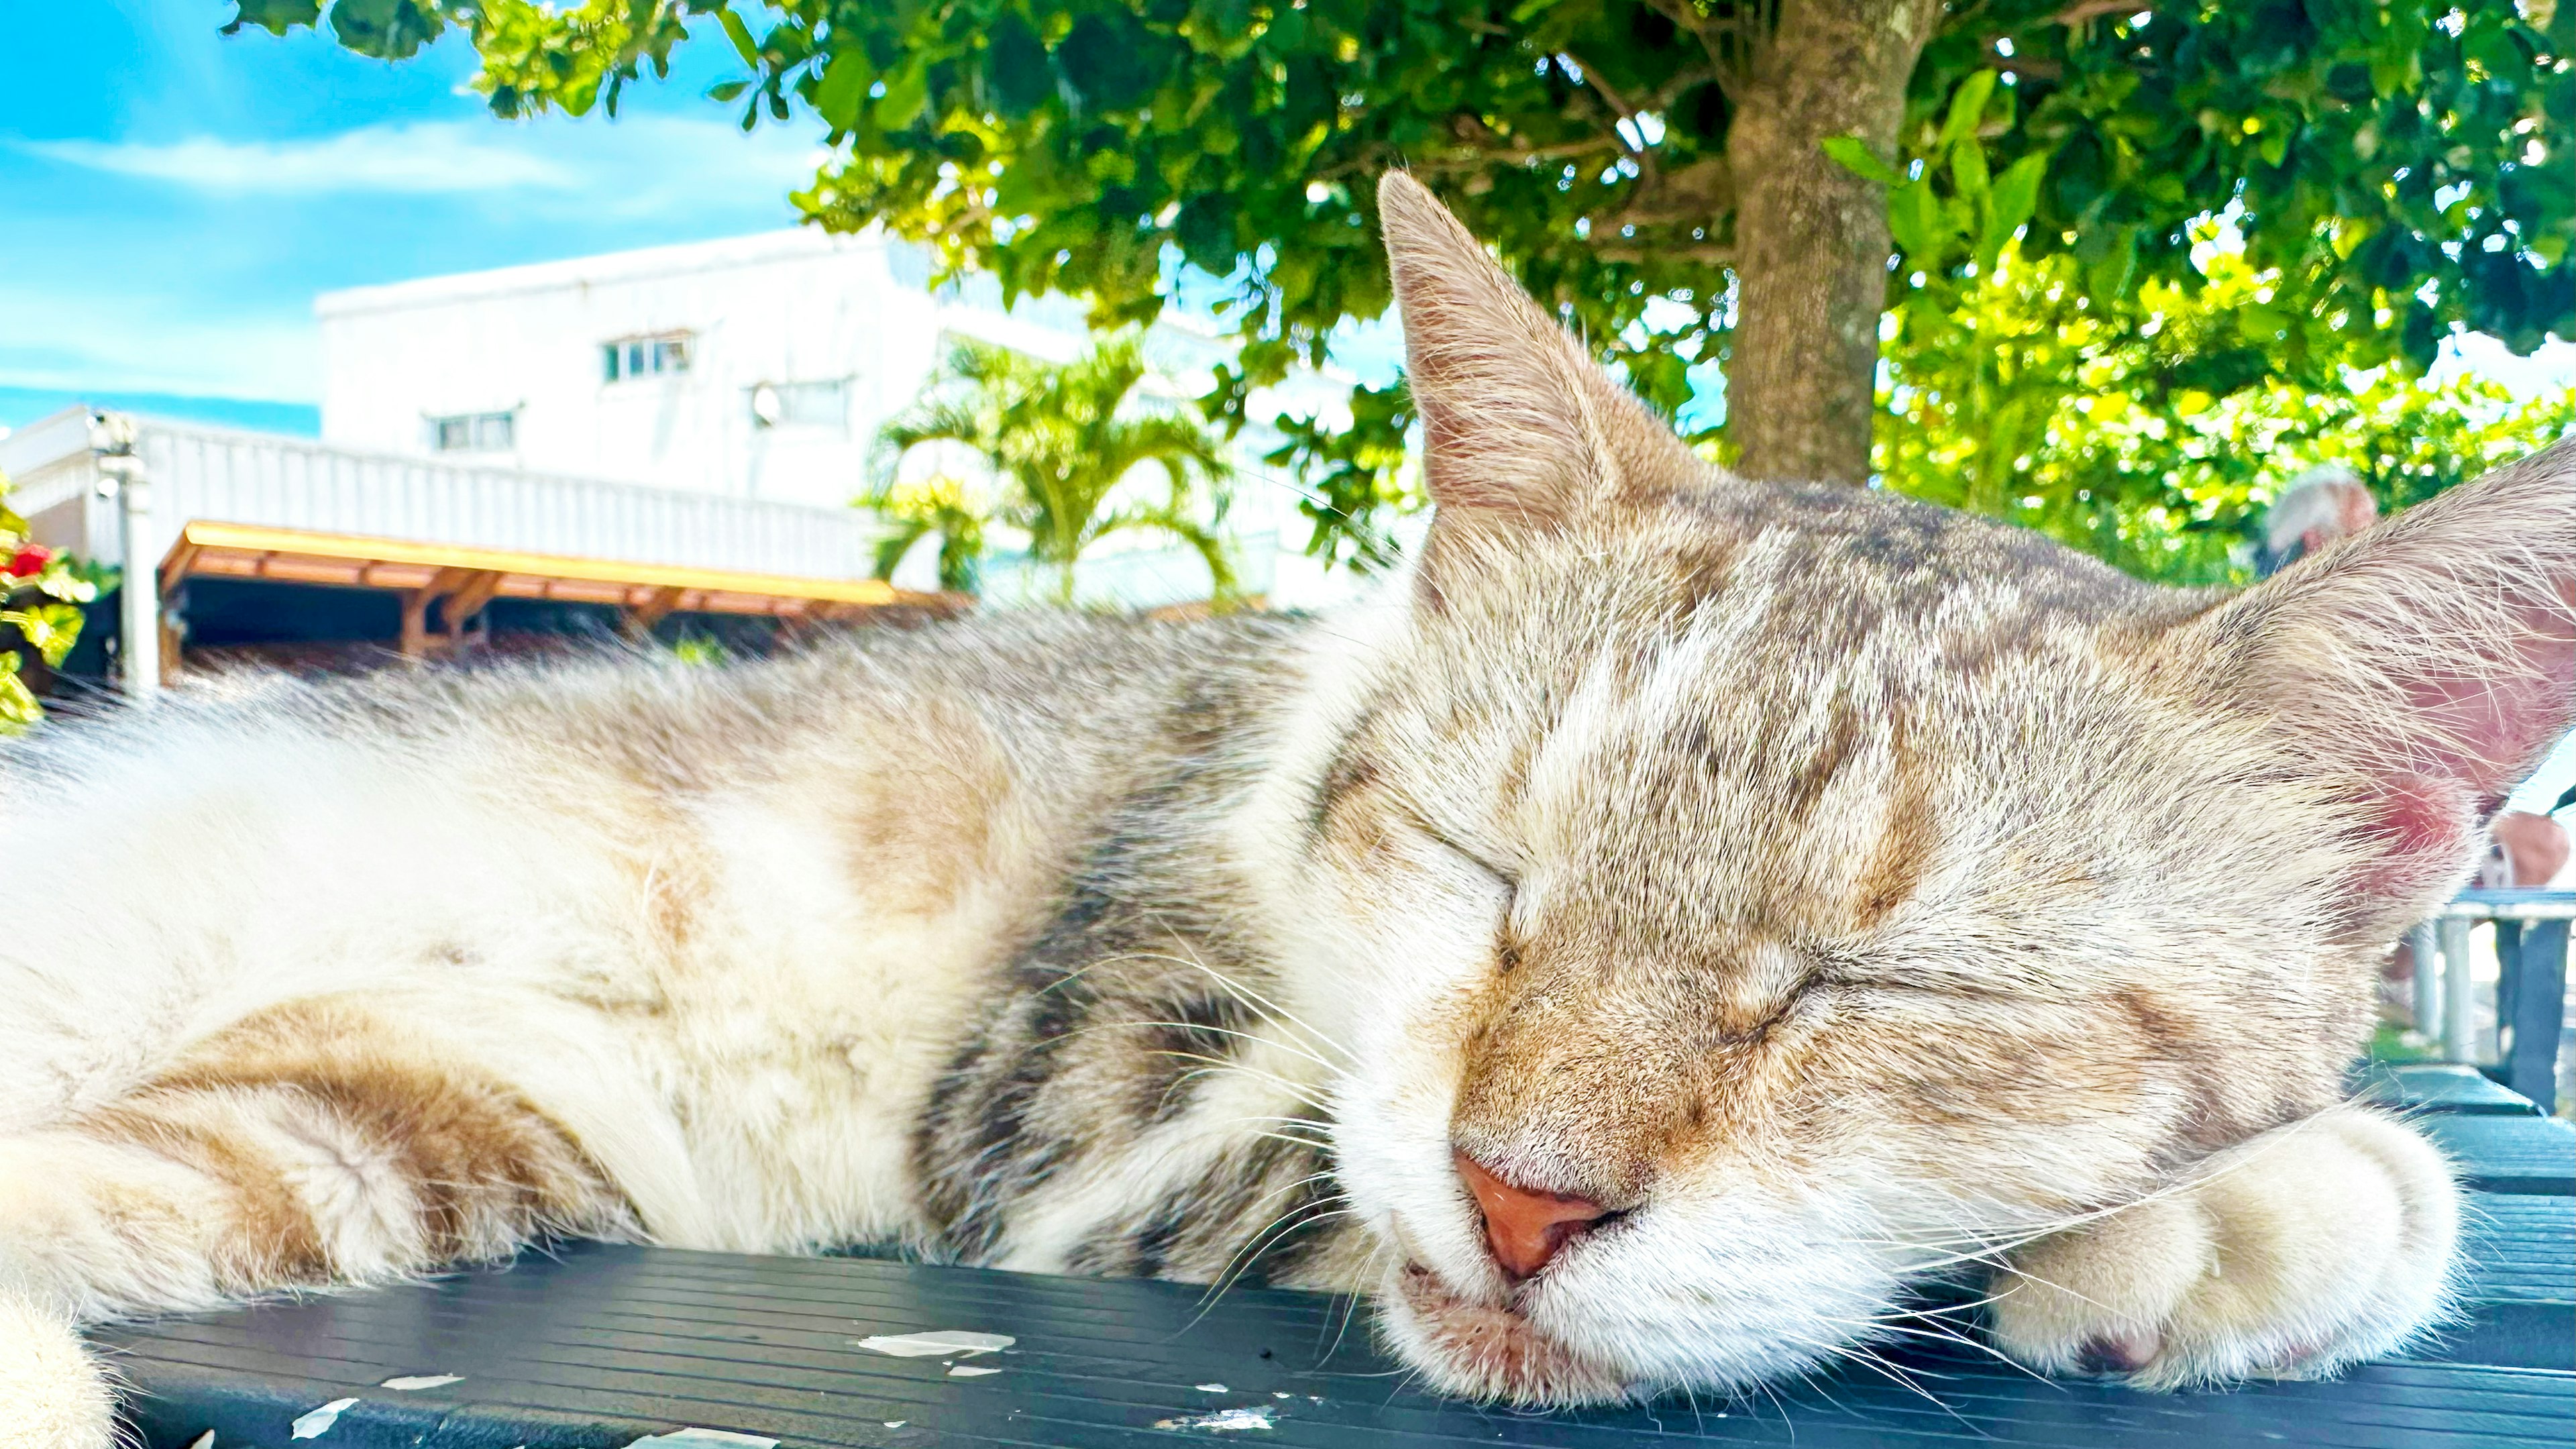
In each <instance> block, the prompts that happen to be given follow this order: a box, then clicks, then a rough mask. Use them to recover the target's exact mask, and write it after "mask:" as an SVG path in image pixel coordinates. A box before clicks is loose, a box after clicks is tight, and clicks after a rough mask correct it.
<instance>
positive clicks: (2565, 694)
mask: <svg viewBox="0 0 2576 1449" xmlns="http://www.w3.org/2000/svg"><path fill="white" fill-rule="evenodd" d="M2553 632H2558V633H2559V634H2560V635H2561V637H2556V638H2552V637H2549V636H2547V635H2535V636H2533V637H2530V638H2527V639H2525V640H2521V641H2517V643H2518V644H2519V645H2520V647H2518V648H2512V649H2510V650H2509V651H2508V652H2507V654H2506V655H2505V657H2503V658H2498V659H2486V660H2479V659H2476V658H2474V657H2473V658H2471V659H2467V660H2463V661H2462V665H2463V668H2461V669H2460V670H2458V671H2457V672H2449V671H2446V672H2444V673H2442V674H2439V675H2435V676H2431V677H2424V676H2418V677H2416V678H2413V679H2410V680H2407V681H2406V683H2405V697H2406V706H2405V712H2406V714H2407V716H2408V719H2407V722H2406V724H2405V725H2404V726H2402V728H2403V729H2404V731H2405V733H2406V734H2407V735H2409V736H2410V737H2411V738H2412V740H2413V742H2414V744H2415V748H2414V749H2413V750H2412V751H2410V753H2411V754H2414V755H2415V756H2416V758H2417V759H2418V760H2420V761H2422V762H2423V763H2425V764H2429V765H2430V766H2431V767H2432V768H2433V770H2434V771H2435V772H2437V773H2439V774H2442V775H2447V776H2449V777H2450V778H2452V779H2454V780H2457V781H2459V782H2460V783H2461V784H2463V785H2466V786H2468V787H2469V788H2470V789H2472V790H2474V791H2475V792H2476V793H2477V794H2479V795H2480V796H2502V795H2504V794H2505V793H2507V792H2509V791H2510V790H2511V789H2512V788H2513V787H2514V786H2515V785H2518V784H2520V783H2521V782H2522V775H2523V773H2524V772H2525V771H2527V770H2529V769H2530V768H2531V767H2532V766H2533V765H2534V764H2536V763H2537V762H2538V761H2539V758H2540V756H2541V755H2542V754H2543V753H2544V752H2545V751H2546V750H2547V749H2548V748H2549V746H2550V744H2551V743H2552V742H2554V741H2555V740H2556V739H2557V738H2558V737H2559V736H2560V735H2562V734H2564V733H2566V732H2567V727H2568V724H2569V722H2570V715H2571V714H2576V634H2568V633H2566V632H2565V631H2553ZM2479 665H2483V666H2484V667H2483V668H2480V667H2478V666H2479Z"/></svg>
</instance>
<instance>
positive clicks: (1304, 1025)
mask: <svg viewBox="0 0 2576 1449" xmlns="http://www.w3.org/2000/svg"><path fill="white" fill-rule="evenodd" d="M1164 931H1165V933H1166V934H1167V935H1169V936H1170V937H1171V939H1172V943H1173V944H1174V945H1176V946H1179V947H1180V948H1181V949H1182V950H1184V951H1187V950H1188V949H1189V946H1188V943H1187V942H1186V941H1184V940H1183V939H1182V938H1181V936H1180V933H1179V932H1177V931H1173V930H1172V929H1171V927H1170V926H1169V925H1166V926H1165V927H1164ZM1161 959H1163V960H1168V961H1172V962H1175V963H1177V964H1179V965H1184V966H1189V967H1193V968H1195V969H1197V970H1200V971H1204V972H1206V973H1207V974H1208V976H1209V977H1211V978H1213V979H1214V980H1215V982H1216V983H1217V985H1219V986H1222V987H1224V988H1225V989H1226V990H1227V991H1229V992H1232V993H1233V994H1234V996H1235V997H1236V998H1237V999H1238V1000H1240V1001H1242V1002H1244V1003H1245V1004H1246V1005H1248V1006H1251V1007H1253V1008H1254V1009H1256V1010H1258V1011H1262V1012H1264V1013H1267V1014H1268V1015H1269V1016H1270V1017H1271V1018H1272V1019H1273V1020H1275V1021H1281V1022H1285V1023H1287V1024H1288V1025H1290V1026H1293V1027H1295V1028H1296V1029H1297V1030H1299V1031H1301V1032H1304V1033H1305V1034H1306V1037H1307V1040H1308V1042H1309V1043H1310V1044H1312V1045H1314V1046H1316V1047H1318V1048H1320V1049H1322V1050H1326V1051H1331V1052H1335V1053H1337V1054H1339V1055H1340V1056H1341V1058H1342V1059H1343V1060H1344V1061H1356V1060H1357V1058H1356V1057H1355V1056H1354V1055H1353V1054H1352V1052H1351V1050H1350V1048H1348V1047H1345V1046H1343V1045H1342V1044H1341V1043H1340V1042H1337V1041H1335V1040H1333V1039H1332V1037H1331V1036H1330V1035H1328V1034H1326V1033H1324V1032H1321V1031H1317V1030H1316V1029H1315V1028H1314V1027H1313V1026H1312V1025H1311V1024H1309V1023H1308V1022H1306V1021H1305V1020H1303V1019H1302V1018H1300V1017H1299V1016H1298V1015H1297V1014H1296V1013H1295V1012H1293V1011H1290V1010H1288V1009H1287V1008H1286V1007H1284V1006H1281V1005H1280V1004H1279V1003H1277V1002H1275V1001H1272V1000H1271V999H1270V998H1269V997H1267V996H1264V995H1262V994H1261V993H1260V992H1258V991H1255V990H1253V989H1252V988H1251V987H1249V986H1246V985H1244V984H1243V983H1242V982H1241V981H1238V980H1236V979H1235V978H1234V977H1233V976H1232V975H1231V974H1229V973H1227V972H1224V971H1220V970H1218V969H1217V968H1216V967H1214V966H1211V965H1209V964H1208V963H1207V962H1205V961H1203V960H1201V959H1199V957H1198V955H1197V953H1195V952H1192V953H1191V954H1189V955H1186V956H1166V957H1162V958H1161Z"/></svg>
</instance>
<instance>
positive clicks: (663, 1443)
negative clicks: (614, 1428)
mask: <svg viewBox="0 0 2576 1449" xmlns="http://www.w3.org/2000/svg"><path fill="white" fill-rule="evenodd" d="M626 1449H778V1441H777V1440H775V1439H764V1438H762V1437H761V1436H760V1435H758V1434H737V1433H735V1432H734V1431H733V1430H731V1429H694V1428H692V1429H674V1430H672V1431H671V1432H670V1433H668V1434H647V1435H645V1436H644V1437H643V1438H641V1439H638V1440H636V1441H634V1442H633V1443H631V1444H629V1445H627V1446H626Z"/></svg>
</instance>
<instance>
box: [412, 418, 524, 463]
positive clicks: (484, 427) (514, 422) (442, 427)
mask: <svg viewBox="0 0 2576 1449" xmlns="http://www.w3.org/2000/svg"><path fill="white" fill-rule="evenodd" d="M518 416H519V415H518V414H517V413H516V412H506V413H458V414H456V415H455V416H453V417H445V418H431V419H430V420H429V439H430V443H431V445H432V446H434V447H436V448H437V449H438V451H440V452H442V453H506V452H508V451H510V449H511V447H512V446H513V445H514V444H516V443H517V442H518V432H519V429H518Z"/></svg>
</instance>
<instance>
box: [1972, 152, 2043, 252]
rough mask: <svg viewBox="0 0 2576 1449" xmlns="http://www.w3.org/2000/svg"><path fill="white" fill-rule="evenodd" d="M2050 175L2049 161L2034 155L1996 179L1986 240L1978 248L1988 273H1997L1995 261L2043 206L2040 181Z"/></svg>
mask: <svg viewBox="0 0 2576 1449" xmlns="http://www.w3.org/2000/svg"><path fill="white" fill-rule="evenodd" d="M2047 173H2048V158H2047V157H2046V156H2037V155H2034V156H2024V157H2023V158H2021V159H2020V160H2018V161H2015V162H2014V163H2013V164H2011V165H2010V166H2007V167H2005V168H2004V174H2003V175H2001V176H1998V177H1996V178H1995V182H1994V190H1993V192H1992V198H1993V205H1992V206H1991V208H1990V209H1989V210H1988V211H1987V212H1986V232H1985V236H1984V238H1983V239H1982V240H1981V241H1980V242H1979V243H1978V246H1977V254H1978V260H1979V261H1980V262H1982V263H1983V264H1984V266H1985V268H1986V270H1988V271H1992V270H1993V269H1994V265H1995V259H1996V258H1997V257H1999V256H2001V255H2003V250H2004V247H2005V246H2006V245H2007V244H2009V243H2010V242H2011V241H2012V238H2013V233H2014V232H2017V231H2019V230H2021V228H2022V225H2023V224H2024V223H2025V222H2028V221H2029V220H2030V214H2031V212H2032V210H2033V209H2034V208H2035V207H2037V206H2038V204H2039V182H2040V178H2041V177H2042V176H2045V175H2046V174H2047Z"/></svg>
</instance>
